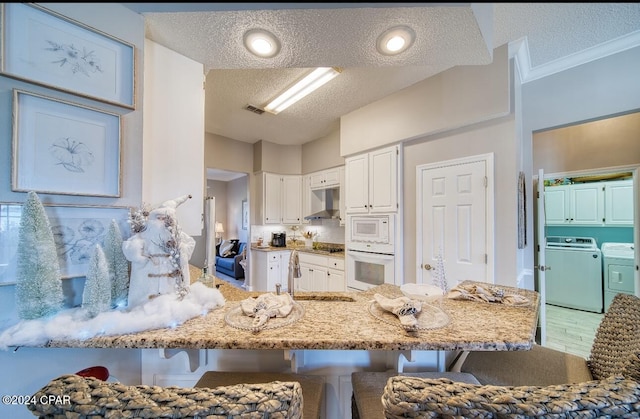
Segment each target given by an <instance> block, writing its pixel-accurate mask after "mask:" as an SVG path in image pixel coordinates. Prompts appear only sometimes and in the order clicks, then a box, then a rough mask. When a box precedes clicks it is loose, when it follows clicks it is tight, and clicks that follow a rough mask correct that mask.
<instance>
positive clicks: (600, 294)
mask: <svg viewBox="0 0 640 419" xmlns="http://www.w3.org/2000/svg"><path fill="white" fill-rule="evenodd" d="M544 182H545V189H544V190H545V221H546V222H545V233H546V247H545V266H546V267H547V271H546V274H545V280H546V287H545V288H546V302H547V304H552V305H556V306H560V307H566V308H570V309H577V310H584V311H589V312H594V313H602V312H604V311H605V310H606V308H608V306H609V304H610V302H611V300H612V299H613V296H614V295H615V294H616V293H618V292H626V293H634V272H633V255H634V246H633V214H634V205H633V175H632V173H631V172H622V173H609V174H604V175H591V176H575V177H563V178H556V179H545V181H544Z"/></svg>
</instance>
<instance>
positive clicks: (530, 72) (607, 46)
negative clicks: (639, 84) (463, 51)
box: [509, 31, 640, 84]
mask: <svg viewBox="0 0 640 419" xmlns="http://www.w3.org/2000/svg"><path fill="white" fill-rule="evenodd" d="M637 46H640V31H635V32H631V33H629V34H627V35H624V36H621V37H619V38H616V39H612V40H611V41H607V42H604V43H602V44H599V45H596V46H594V47H591V48H587V49H585V50H582V51H580V52H576V53H575V54H571V55H567V56H566V57H563V58H560V59H557V60H554V61H550V62H548V63H546V64H543V65H540V66H537V67H531V59H530V54H529V42H528V40H527V38H526V37H524V38H520V39H518V40H516V41H513V42H510V43H509V56H510V57H513V58H515V60H516V64H517V68H518V71H519V73H520V80H521V81H522V84H524V83H528V82H530V81H534V80H538V79H541V78H544V77H548V76H551V75H552V74H556V73H559V72H561V71H565V70H568V69H570V68H573V67H577V66H580V65H583V64H586V63H589V62H591V61H595V60H598V59H600V58H604V57H607V56H609V55H613V54H617V53H619V52H622V51H626V50H628V49H631V48H634V47H637Z"/></svg>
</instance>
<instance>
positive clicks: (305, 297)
mask: <svg viewBox="0 0 640 419" xmlns="http://www.w3.org/2000/svg"><path fill="white" fill-rule="evenodd" d="M293 299H294V300H296V301H343V302H354V301H355V300H354V299H353V298H352V297H349V296H346V295H336V294H302V295H300V294H295V295H294V296H293Z"/></svg>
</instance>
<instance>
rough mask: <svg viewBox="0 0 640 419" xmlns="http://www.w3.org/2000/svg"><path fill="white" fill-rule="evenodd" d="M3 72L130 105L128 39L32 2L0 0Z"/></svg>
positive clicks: (131, 78)
mask: <svg viewBox="0 0 640 419" xmlns="http://www.w3.org/2000/svg"><path fill="white" fill-rule="evenodd" d="M1 25H2V34H1V36H2V48H1V50H2V57H1V60H0V64H1V65H0V71H1V72H2V74H3V75H5V76H9V77H13V78H17V79H21V80H25V81H28V82H31V83H36V84H40V85H43V86H46V87H51V88H55V89H58V90H61V91H66V92H69V93H73V94H76V95H81V96H84V97H87V98H91V99H96V100H100V101H103V102H106V103H111V104H114V105H119V106H122V107H125V108H129V109H134V108H135V94H134V75H135V48H134V46H133V45H131V44H129V43H126V42H124V41H122V40H119V39H117V38H115V37H112V36H110V35H107V34H105V33H103V32H100V31H98V30H96V29H93V28H91V27H89V26H86V25H84V24H82V23H80V22H77V21H75V20H72V19H69V18H67V17H65V16H62V15H60V14H58V13H55V12H53V11H51V10H48V9H46V8H44V7H41V6H38V5H35V4H33V3H2V21H1Z"/></svg>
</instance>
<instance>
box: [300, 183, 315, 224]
mask: <svg viewBox="0 0 640 419" xmlns="http://www.w3.org/2000/svg"><path fill="white" fill-rule="evenodd" d="M310 182H311V175H304V176H302V224H309V220H306V219H305V218H304V217H306V216H307V215H310V214H311V202H312V195H313V194H312V193H311V184H310Z"/></svg>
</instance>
